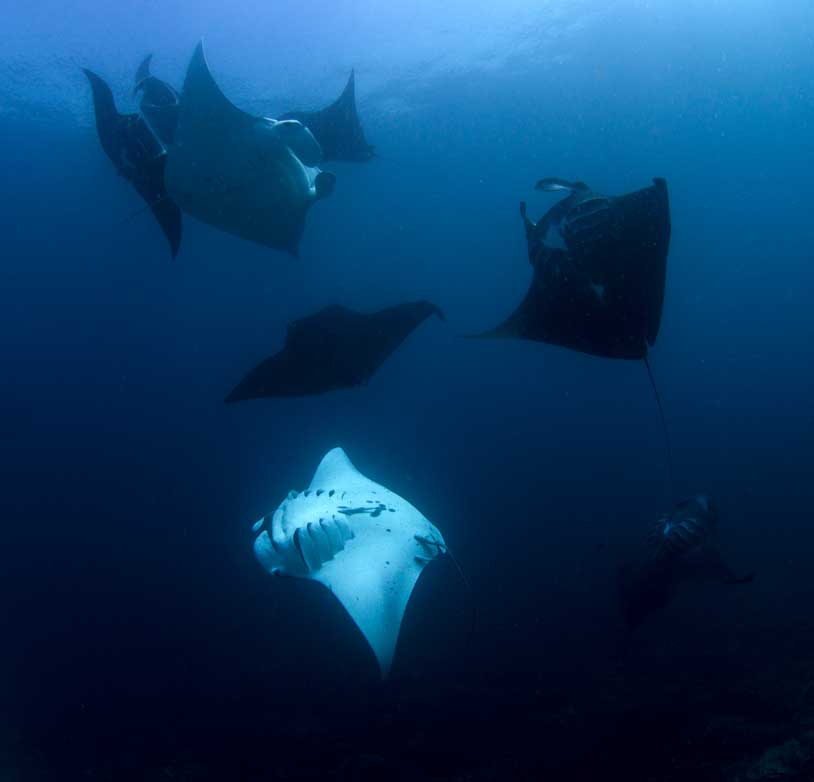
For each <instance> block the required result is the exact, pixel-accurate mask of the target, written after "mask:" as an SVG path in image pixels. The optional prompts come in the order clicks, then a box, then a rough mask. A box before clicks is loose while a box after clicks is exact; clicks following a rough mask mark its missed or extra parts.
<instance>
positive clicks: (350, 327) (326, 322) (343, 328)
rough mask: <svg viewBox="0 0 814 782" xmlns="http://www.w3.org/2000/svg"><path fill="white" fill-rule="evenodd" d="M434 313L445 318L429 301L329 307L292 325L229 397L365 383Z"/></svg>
mask: <svg viewBox="0 0 814 782" xmlns="http://www.w3.org/2000/svg"><path fill="white" fill-rule="evenodd" d="M431 315H437V316H438V317H439V318H441V319H442V320H444V319H445V318H444V314H443V313H442V312H441V310H440V309H439V308H438V307H436V306H435V305H434V304H432V303H430V302H428V301H415V302H405V303H403V304H397V305H395V306H393V307H388V308H387V309H383V310H380V311H378V312H373V313H362V312H355V311H354V310H350V309H348V308H346V307H341V306H338V305H334V306H330V307H325V308H324V309H321V310H320V311H319V312H316V313H314V314H313V315H309V316H308V317H305V318H302V319H300V320H295V321H294V322H293V323H291V324H290V325H289V327H288V333H287V335H286V340H285V347H283V349H282V350H281V351H279V352H278V353H275V354H274V355H273V356H271V357H270V358H267V359H266V360H265V361H263V362H261V363H260V364H258V365H257V366H256V367H255V368H254V369H253V370H252V371H251V372H249V374H248V375H246V377H245V378H244V379H243V380H242V381H241V382H240V383H239V384H238V385H237V387H236V388H235V389H234V390H233V391H232V392H231V393H230V394H229V396H227V397H226V401H227V402H239V401H242V400H245V399H259V398H262V397H278V396H303V395H306V394H320V393H323V392H325V391H333V390H335V389H339V388H352V387H354V386H358V385H362V384H364V383H367V381H368V380H369V379H370V378H371V376H372V375H373V373H374V372H375V371H376V370H377V369H378V368H379V367H380V366H381V365H382V364H383V363H384V361H385V360H386V359H387V357H388V356H389V355H390V354H391V353H392V352H393V351H394V350H396V348H398V347H399V345H401V343H402V342H404V340H405V339H407V337H408V336H409V335H410V334H411V333H412V332H413V331H414V330H415V329H416V328H417V327H418V326H419V325H421V323H423V322H424V321H425V320H426V319H427V318H429V317H430V316H431Z"/></svg>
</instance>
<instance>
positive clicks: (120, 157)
mask: <svg viewBox="0 0 814 782" xmlns="http://www.w3.org/2000/svg"><path fill="white" fill-rule="evenodd" d="M83 70H84V73H85V76H87V77H88V81H89V82H90V86H91V90H92V91H93V107H94V111H95V114H96V130H97V132H98V134H99V141H100V142H101V144H102V149H104V151H105V154H106V155H107V156H108V157H109V158H110V160H111V162H112V163H113V165H114V166H115V168H116V171H117V172H118V173H119V174H120V175H121V176H123V177H124V178H125V179H126V180H127V181H128V182H130V183H131V184H132V185H133V187H134V188H135V189H136V192H137V193H138V194H139V195H140V196H141V197H142V198H143V199H144V201H146V203H147V205H148V206H149V208H150V211H151V212H152V213H153V216H154V217H155V219H156V220H158V224H159V225H160V226H161V230H162V231H163V232H164V235H165V236H166V237H167V241H168V242H169V243H170V252H171V253H172V257H173V258H174V257H175V256H176V255H177V254H178V248H179V247H180V245H181V210H180V209H179V208H178V205H177V204H176V203H175V202H174V201H173V200H172V198H170V196H169V195H168V194H167V190H166V188H165V187H164V168H165V166H166V163H167V156H166V154H165V151H164V148H163V147H162V146H161V143H160V142H159V141H158V139H156V137H155V136H154V135H153V133H152V131H151V130H150V128H149V127H148V126H147V124H146V123H145V122H144V120H143V119H142V117H140V116H139V115H138V114H119V112H118V110H117V109H116V103H115V101H114V99H113V93H112V92H111V90H110V87H108V85H107V84H106V83H105V81H104V80H103V79H102V78H101V77H99V76H97V75H96V74H95V73H93V71H89V70H87V69H86V68H85V69H83Z"/></svg>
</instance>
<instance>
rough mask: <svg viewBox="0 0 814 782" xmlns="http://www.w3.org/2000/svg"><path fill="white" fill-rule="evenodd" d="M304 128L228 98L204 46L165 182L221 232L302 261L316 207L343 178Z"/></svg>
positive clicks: (186, 93) (194, 63)
mask: <svg viewBox="0 0 814 782" xmlns="http://www.w3.org/2000/svg"><path fill="white" fill-rule="evenodd" d="M321 156H322V151H321V149H320V146H319V144H318V143H317V141H316V140H315V139H314V137H313V135H312V134H311V133H310V131H309V130H308V129H307V128H306V127H305V126H304V125H303V124H302V123H301V122H298V121H297V120H274V119H270V118H268V117H257V116H253V115H251V114H247V113H246V112H244V111H242V110H241V109H239V108H238V107H237V106H235V105H234V104H233V103H231V101H229V99H228V98H227V97H226V96H225V95H224V94H223V92H221V90H220V88H219V87H218V85H217V84H216V83H215V80H214V78H213V77H212V74H211V72H210V70H209V66H208V65H207V62H206V58H205V56H204V50H203V45H202V44H200V43H199V44H198V46H197V48H196V49H195V53H194V55H193V57H192V60H191V62H190V64H189V67H188V69H187V74H186V79H185V81H184V86H183V89H182V91H181V97H180V101H179V108H178V126H177V129H176V131H175V136H174V142H173V143H172V144H170V145H169V146H168V148H167V165H166V169H165V173H164V179H165V184H166V188H167V191H168V192H169V193H170V195H171V196H172V198H173V199H174V200H175V201H176V202H177V203H178V205H179V206H180V207H181V209H182V210H183V211H184V212H185V213H186V214H189V215H192V216H193V217H197V218H198V219H199V220H202V221H203V222H205V223H208V224H210V225H212V226H214V227H215V228H219V229H221V230H223V231H226V232H228V233H232V234H234V235H236V236H240V237H242V238H244V239H249V240H251V241H254V242H257V243H258V244H262V245H265V246H267V247H272V248H274V249H277V250H282V251H284V252H288V253H291V254H292V255H294V256H296V255H297V254H298V247H299V241H300V237H301V236H302V233H303V230H304V228H305V216H306V213H307V212H308V209H309V208H310V207H311V205H312V204H313V203H314V202H315V201H316V200H318V199H320V198H325V197H326V196H328V195H330V194H331V192H333V189H334V183H335V181H336V177H335V176H334V175H333V174H331V173H328V172H325V171H321V170H320V169H319V168H317V163H318V162H319V160H320V158H321Z"/></svg>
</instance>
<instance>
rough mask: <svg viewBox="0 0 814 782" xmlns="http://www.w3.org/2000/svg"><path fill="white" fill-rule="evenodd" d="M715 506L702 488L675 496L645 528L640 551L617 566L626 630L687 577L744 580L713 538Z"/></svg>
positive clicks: (750, 575) (750, 577) (746, 581)
mask: <svg viewBox="0 0 814 782" xmlns="http://www.w3.org/2000/svg"><path fill="white" fill-rule="evenodd" d="M717 528H718V509H717V508H716V506H715V503H714V502H713V501H712V498H711V497H710V496H709V495H707V494H698V495H696V496H694V497H688V498H687V499H684V500H681V501H679V502H677V503H676V504H675V505H674V506H673V508H672V509H671V510H670V512H668V513H665V514H663V515H662V516H661V517H660V518H659V519H658V521H656V522H655V524H653V525H652V526H651V528H650V530H649V531H648V534H647V538H646V543H645V546H644V551H643V552H642V554H640V555H639V556H638V557H636V558H635V559H633V560H631V561H628V562H626V563H624V564H622V565H621V566H620V568H619V572H618V587H619V601H620V604H621V608H622V612H623V614H624V617H625V621H626V623H627V627H628V629H629V630H630V631H632V630H634V629H635V628H636V627H638V626H639V625H640V624H642V622H644V620H645V619H647V618H648V617H649V616H650V615H651V614H653V613H655V612H657V611H659V610H660V609H661V608H663V607H664V606H666V605H667V604H668V603H669V602H670V601H671V600H672V598H673V597H674V595H675V593H676V591H677V590H678V588H679V586H680V585H681V584H683V583H687V582H707V583H718V584H749V583H751V582H752V581H753V580H754V577H755V574H754V573H748V574H746V575H743V576H738V575H736V574H735V572H734V571H733V570H732V569H731V568H730V567H729V566H728V565H727V564H726V562H725V561H724V559H723V557H722V555H721V552H720V549H719V547H718V542H717Z"/></svg>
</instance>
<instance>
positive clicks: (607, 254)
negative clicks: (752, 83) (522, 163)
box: [474, 178, 672, 490]
mask: <svg viewBox="0 0 814 782" xmlns="http://www.w3.org/2000/svg"><path fill="white" fill-rule="evenodd" d="M536 189H537V190H544V191H548V192H552V191H564V192H566V193H567V194H568V195H567V196H566V197H565V198H563V199H562V200H561V201H559V202H558V203H556V204H555V205H554V206H553V207H552V208H551V209H549V210H548V212H547V213H546V214H545V216H544V217H543V218H542V219H541V220H540V222H538V223H534V222H532V221H531V220H530V219H529V218H528V216H527V214H526V204H525V202H521V204H520V215H521V217H522V218H523V224H524V226H525V229H526V240H527V243H528V254H529V262H530V263H531V266H532V269H533V270H534V276H533V277H532V281H531V285H530V286H529V289H528V292H527V293H526V295H525V297H524V299H523V301H522V302H520V305H519V306H518V307H517V309H516V310H515V311H514V312H513V313H512V314H511V315H510V316H509V317H508V318H507V319H506V320H505V321H504V322H503V323H502V324H500V325H499V326H497V327H496V328H494V329H492V330H491V331H487V332H484V333H482V334H477V335H474V336H475V337H477V338H508V339H527V340H533V341H537V342H548V343H550V344H552V345H561V346H562V347H566V348H570V349H572V350H578V351H581V352H583V353H588V354H591V355H594V356H604V357H606V358H623V359H643V360H644V362H645V365H646V367H647V373H648V377H649V379H650V382H651V385H652V387H653V392H654V394H655V397H656V402H657V404H658V408H659V415H660V417H661V423H662V427H663V429H664V438H665V442H666V445H667V459H668V468H669V474H670V483H671V486H672V456H671V453H670V442H669V435H668V432H667V425H666V422H665V419H664V411H663V409H662V405H661V399H660V398H659V394H658V390H657V388H656V384H655V381H654V379H653V374H652V372H651V370H650V364H649V362H648V359H647V351H648V346H652V345H654V344H655V342H656V336H657V335H658V332H659V324H660V322H661V310H662V304H663V302H664V284H665V279H666V276H667V252H668V249H669V246H670V206H669V200H668V196H667V183H666V182H665V181H664V180H663V179H654V180H653V185H652V186H651V187H647V188H644V189H643V190H637V191H636V192H634V193H628V194H627V195H622V196H606V195H601V194H599V193H595V192H593V191H592V190H591V189H590V188H589V187H588V185H586V184H585V183H584V182H567V181H566V180H564V179H553V178H552V179H541V180H540V181H539V182H537V185H536ZM671 490H672V489H671Z"/></svg>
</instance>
